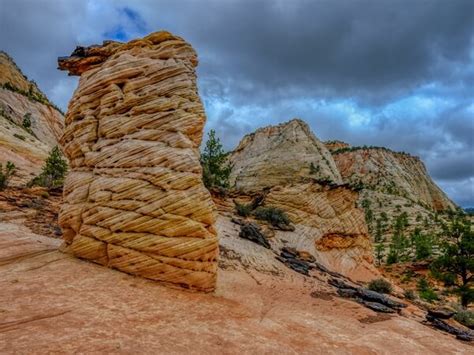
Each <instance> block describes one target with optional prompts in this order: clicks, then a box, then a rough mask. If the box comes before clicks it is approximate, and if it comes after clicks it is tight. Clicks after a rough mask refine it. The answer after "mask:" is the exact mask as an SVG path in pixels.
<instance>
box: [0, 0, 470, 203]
mask: <svg viewBox="0 0 474 355" xmlns="http://www.w3.org/2000/svg"><path fill="white" fill-rule="evenodd" d="M159 29H167V30H170V31H171V32H174V33H176V34H178V35H181V36H183V37H184V38H186V39H187V40H188V41H189V42H191V43H192V44H193V46H194V47H195V48H196V49H197V52H198V53H199V58H200V65H199V67H198V82H199V88H200V93H201V96H202V98H203V101H204V103H205V107H206V111H207V115H208V124H207V127H206V129H207V130H209V129H211V128H214V129H216V130H217V132H218V135H219V136H221V137H222V140H223V142H224V144H225V146H226V147H227V148H228V149H231V148H233V147H234V146H235V145H236V144H237V142H238V141H239V139H240V138H241V136H242V135H243V134H245V133H249V132H251V131H252V130H254V129H256V128H258V127H261V126H263V125H267V124H276V123H280V122H282V121H287V120H289V119H291V118H293V117H300V118H302V119H305V120H306V121H307V122H308V123H309V124H310V126H311V127H312V129H313V130H314V132H315V133H316V135H318V136H319V137H320V138H322V139H343V140H346V141H348V142H349V143H351V144H354V145H363V144H367V145H383V146H388V147H390V148H392V149H396V150H403V151H407V152H410V153H412V154H415V155H419V156H421V157H422V159H423V160H424V161H425V162H426V165H427V168H428V170H429V171H430V173H431V174H432V175H433V177H434V178H435V179H436V180H437V181H438V182H440V183H441V185H442V186H443V188H445V189H446V191H447V192H448V193H449V194H450V196H451V197H452V198H453V199H455V200H456V201H457V202H458V203H462V204H463V205H474V191H473V181H474V172H473V168H472V167H473V165H474V157H473V156H472V155H473V152H474V146H473V136H474V128H473V125H474V121H473V120H474V106H473V94H472V92H473V90H474V89H473V87H474V1H471V0H450V1H444V0H418V1H413V0H385V1H376V0H370V1H369V0H349V1H344V0H340V1H329V0H327V1H323V0H321V1H309V0H308V1H306V0H300V1H296V0H295V1H291V0H275V1H264V0H260V1H259V0H241V1H231V0H229V1H222V0H208V1H204V0H203V1H191V0H189V1H188V0H178V1H176V0H173V1H171V0H162V1H155V0H140V1H132V0H127V1H125V0H115V1H101V0H80V1H79V0H77V1H73V0H70V1H59V0H54V1H53V0H29V1H28V0H0V47H1V49H4V50H6V51H7V52H9V53H10V54H11V55H12V56H13V57H14V58H15V60H16V61H17V62H18V64H19V65H20V67H21V68H22V69H23V70H24V72H26V74H28V76H29V77H31V78H33V79H35V80H36V81H37V82H38V83H39V85H40V87H41V88H42V89H43V90H44V91H45V92H46V93H47V94H48V95H49V96H50V98H52V99H53V100H54V101H56V102H57V103H58V104H59V105H61V106H62V107H65V106H66V103H67V101H68V100H69V98H70V97H71V95H72V92H73V90H74V88H75V86H76V83H77V79H76V78H69V77H67V76H66V75H65V73H62V72H58V71H57V70H56V57H58V56H62V55H67V54H68V53H70V52H71V51H72V50H73V49H74V47H75V46H76V45H78V44H81V45H90V44H93V43H100V42H101V41H102V40H104V39H108V38H114V39H118V40H128V39H131V38H134V37H137V36H142V35H144V34H146V33H148V32H151V31H155V30H159Z"/></svg>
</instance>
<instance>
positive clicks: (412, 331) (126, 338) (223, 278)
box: [0, 222, 474, 354]
mask: <svg viewBox="0 0 474 355" xmlns="http://www.w3.org/2000/svg"><path fill="white" fill-rule="evenodd" d="M59 242H60V241H59V240H57V239H52V238H47V237H44V236H39V235H35V234H33V233H31V232H30V231H29V229H28V228H27V227H25V226H23V225H20V224H13V223H1V222H0V275H1V277H0V290H1V292H0V353H2V354H10V353H20V354H21V353H25V354H26V353H28V354H32V353H35V354H44V353H120V354H128V353H147V354H148V353H149V354H156V353H223V354H234V353H239V354H240V353H258V354H262V353H283V354H286V353H288V354H295V353H298V354H300V353H311V354H315V353H320V354H349V353H351V354H354V353H355V354H384V353H385V354H435V353H436V354H451V353H465V354H472V353H473V352H474V348H473V347H472V346H471V345H469V344H466V343H462V342H460V341H457V340H455V339H454V338H453V337H451V336H449V335H446V334H444V333H441V332H438V331H435V330H433V329H431V328H429V327H428V326H425V325H423V324H420V323H419V322H417V321H416V320H414V319H411V318H407V317H403V316H392V317H388V316H380V315H377V314H376V313H374V312H372V311H370V310H368V309H366V308H363V307H361V306H359V305H358V304H356V303H354V302H351V301H348V300H343V299H340V298H337V297H333V296H332V295H330V294H329V293H328V290H329V289H328V287H327V285H326V284H323V283H318V282H317V281H314V279H312V280H310V281H308V280H307V279H305V278H304V277H302V276H300V275H298V274H296V273H293V272H290V271H289V274H288V277H285V278H281V277H280V278H279V277H275V276H271V275H266V274H262V273H259V272H256V271H252V270H247V271H235V270H234V271H231V270H220V273H219V281H218V289H217V291H216V293H215V294H197V293H189V292H186V291H181V290H174V289H169V288H166V287H163V286H161V285H159V284H157V283H154V282H151V281H147V280H144V279H140V278H137V277H133V276H129V275H126V274H123V273H120V272H118V271H114V270H111V269H106V268H104V267H101V266H98V265H94V264H91V263H88V262H85V261H81V260H77V259H74V258H72V257H70V256H68V255H65V254H62V253H60V252H58V251H57V250H56V249H57V246H58V244H59ZM311 293H313V296H314V297H312V296H311Z"/></svg>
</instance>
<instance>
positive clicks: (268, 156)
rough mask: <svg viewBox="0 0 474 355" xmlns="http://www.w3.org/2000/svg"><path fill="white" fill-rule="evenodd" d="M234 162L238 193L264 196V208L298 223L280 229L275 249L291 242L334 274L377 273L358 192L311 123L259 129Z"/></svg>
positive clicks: (368, 276)
mask: <svg viewBox="0 0 474 355" xmlns="http://www.w3.org/2000/svg"><path fill="white" fill-rule="evenodd" d="M230 161H231V163H232V164H233V168H232V173H231V183H234V184H235V188H236V189H237V190H238V191H241V192H243V193H247V194H252V193H254V194H255V193H257V194H258V193H261V194H262V200H261V201H260V204H263V205H265V206H273V207H277V208H280V209H282V210H283V211H284V212H285V213H287V214H288V216H289V217H290V219H291V222H292V223H293V224H294V227H295V230H294V231H282V232H280V231H276V238H275V240H274V241H273V240H272V248H276V249H274V250H275V251H279V250H280V249H281V248H282V247H283V246H285V245H284V242H283V241H286V243H287V244H286V246H289V247H293V248H296V249H298V250H305V251H307V252H309V253H311V254H312V255H313V256H315V257H316V260H317V261H318V262H320V263H321V264H322V265H324V266H325V267H327V268H328V269H330V270H333V271H336V272H339V273H342V274H345V275H351V276H352V277H355V278H357V279H361V280H370V279H371V278H372V277H373V276H374V275H375V274H376V273H377V272H376V270H375V269H374V268H373V267H372V266H371V263H372V246H371V242H370V238H369V235H368V231H367V227H366V223H365V219H364V214H363V212H362V210H360V209H359V208H357V206H356V202H357V200H358V193H357V192H356V191H354V190H352V189H350V188H349V187H348V186H344V185H342V181H341V178H340V175H339V172H338V171H337V169H336V166H335V163H334V161H333V159H332V156H331V154H330V153H329V151H328V150H327V148H326V147H325V146H324V144H323V143H321V142H320V141H319V140H318V139H317V138H316V137H315V135H314V134H313V133H312V132H311V131H310V129H309V127H308V125H307V124H306V123H304V122H303V121H301V120H298V119H294V120H291V121H289V122H287V123H284V124H281V125H278V126H269V127H265V128H261V129H258V130H257V131H256V132H254V133H252V134H249V135H247V136H245V137H244V138H243V139H242V141H241V142H240V144H239V145H238V147H237V149H236V150H235V151H234V152H232V154H231V157H230ZM262 191H263V193H262Z"/></svg>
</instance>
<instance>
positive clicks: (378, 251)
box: [375, 243, 385, 266]
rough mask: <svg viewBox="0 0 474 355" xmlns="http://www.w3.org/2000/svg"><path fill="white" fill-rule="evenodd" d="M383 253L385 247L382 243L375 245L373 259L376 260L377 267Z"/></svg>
mask: <svg viewBox="0 0 474 355" xmlns="http://www.w3.org/2000/svg"><path fill="white" fill-rule="evenodd" d="M384 253H385V245H383V244H382V243H379V244H377V245H376V246H375V257H376V258H377V263H378V265H379V266H380V264H381V263H382V259H383V257H384Z"/></svg>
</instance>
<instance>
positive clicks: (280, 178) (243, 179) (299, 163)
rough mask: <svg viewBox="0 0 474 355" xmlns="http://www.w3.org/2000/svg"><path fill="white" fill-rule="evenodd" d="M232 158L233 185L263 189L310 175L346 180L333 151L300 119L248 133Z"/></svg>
mask: <svg viewBox="0 0 474 355" xmlns="http://www.w3.org/2000/svg"><path fill="white" fill-rule="evenodd" d="M230 162H231V164H232V166H233V168H232V172H231V176H230V180H231V185H234V186H235V188H236V189H238V190H243V191H260V190H261V189H263V188H268V187H273V186H276V185H282V184H287V183H295V182H300V181H302V180H305V179H307V178H313V179H321V180H325V181H330V182H335V183H341V181H342V180H341V175H340V174H339V172H338V171H337V167H336V165H335V163H334V161H333V159H332V157H331V153H330V152H329V151H328V150H327V148H326V147H325V146H324V144H323V143H322V142H321V141H319V139H318V138H316V136H315V135H314V134H313V133H312V132H311V130H310V128H309V127H308V125H307V124H306V123H305V122H304V121H302V120H300V119H293V120H291V121H289V122H286V123H283V124H280V125H277V126H268V127H263V128H260V129H258V130H256V131H255V132H254V133H251V134H248V135H246V136H245V137H244V138H243V139H242V140H241V141H240V143H239V145H238V147H237V148H236V149H235V150H234V151H233V152H232V154H231V156H230Z"/></svg>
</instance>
